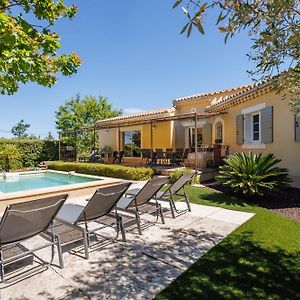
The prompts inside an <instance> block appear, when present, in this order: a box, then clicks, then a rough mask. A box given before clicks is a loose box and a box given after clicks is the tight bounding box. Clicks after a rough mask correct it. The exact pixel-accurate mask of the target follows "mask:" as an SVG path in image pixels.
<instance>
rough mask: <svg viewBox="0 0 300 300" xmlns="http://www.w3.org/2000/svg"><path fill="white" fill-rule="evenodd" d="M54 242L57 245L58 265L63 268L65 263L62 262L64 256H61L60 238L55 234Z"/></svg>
mask: <svg viewBox="0 0 300 300" xmlns="http://www.w3.org/2000/svg"><path fill="white" fill-rule="evenodd" d="M55 243H56V247H57V254H58V261H59V266H60V268H61V269H63V268H64V267H65V264H64V258H63V253H62V246H61V241H60V238H59V236H57V235H56V236H55Z"/></svg>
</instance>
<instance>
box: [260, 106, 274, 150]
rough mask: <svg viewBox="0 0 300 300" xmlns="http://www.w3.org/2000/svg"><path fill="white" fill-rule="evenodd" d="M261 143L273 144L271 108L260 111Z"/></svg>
mask: <svg viewBox="0 0 300 300" xmlns="http://www.w3.org/2000/svg"><path fill="white" fill-rule="evenodd" d="M261 142H262V143H265V144H268V143H273V106H267V107H265V108H263V109H262V110H261Z"/></svg>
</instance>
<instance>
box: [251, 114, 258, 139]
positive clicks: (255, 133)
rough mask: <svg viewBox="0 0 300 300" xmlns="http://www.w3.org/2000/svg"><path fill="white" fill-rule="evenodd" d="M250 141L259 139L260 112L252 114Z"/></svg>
mask: <svg viewBox="0 0 300 300" xmlns="http://www.w3.org/2000/svg"><path fill="white" fill-rule="evenodd" d="M252 141H253V142H259V141H260V114H259V113H254V114H252Z"/></svg>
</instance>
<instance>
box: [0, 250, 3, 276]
mask: <svg viewBox="0 0 300 300" xmlns="http://www.w3.org/2000/svg"><path fill="white" fill-rule="evenodd" d="M3 261H4V259H3V251H2V248H0V278H1V282H3V281H4V264H3Z"/></svg>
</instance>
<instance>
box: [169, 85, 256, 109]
mask: <svg viewBox="0 0 300 300" xmlns="http://www.w3.org/2000/svg"><path fill="white" fill-rule="evenodd" d="M251 86H252V84H251V85H241V86H237V87H233V88H229V89H223V90H218V91H213V92H209V93H200V94H195V95H191V96H186V97H180V98H175V99H174V101H173V105H176V104H177V103H178V102H182V101H186V100H193V99H198V98H206V97H209V96H217V95H218V94H221V93H225V92H234V91H238V90H240V89H242V90H244V89H246V88H248V87H251Z"/></svg>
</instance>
